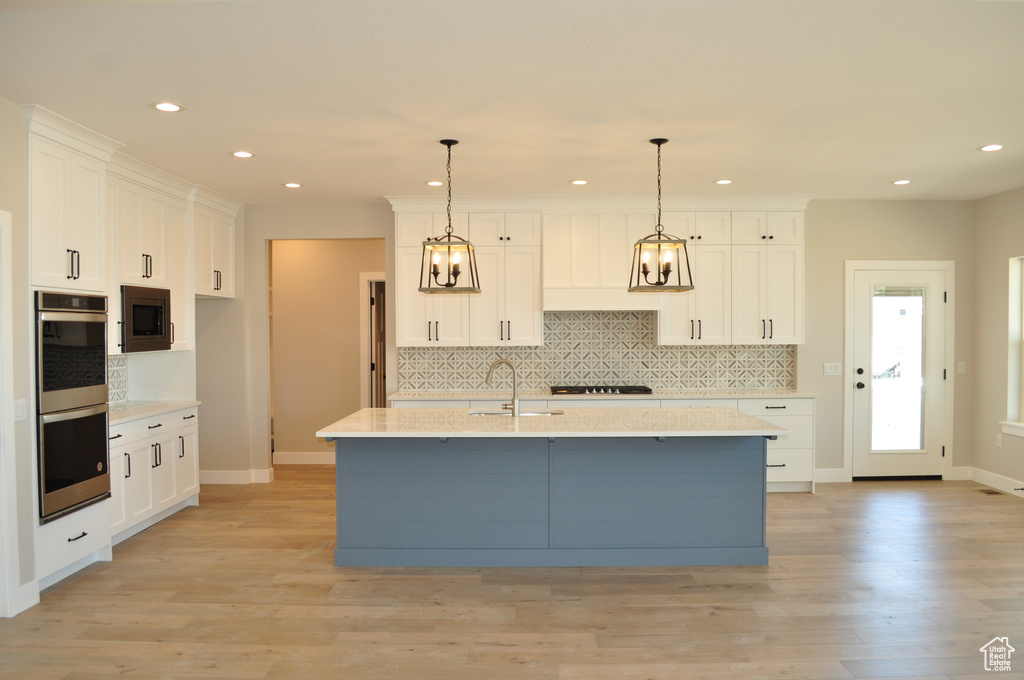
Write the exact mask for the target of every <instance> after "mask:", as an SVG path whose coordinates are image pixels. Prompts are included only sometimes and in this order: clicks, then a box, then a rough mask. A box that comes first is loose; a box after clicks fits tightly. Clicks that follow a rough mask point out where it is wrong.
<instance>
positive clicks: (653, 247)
mask: <svg viewBox="0 0 1024 680" xmlns="http://www.w3.org/2000/svg"><path fill="white" fill-rule="evenodd" d="M667 141H668V140H667V139H661V138H658V139H652V140H651V144H656V145H657V146H658V223H657V225H656V226H655V227H654V229H655V232H654V233H653V234H650V235H648V236H645V237H643V238H642V239H640V240H639V241H637V242H636V244H635V245H634V246H633V267H632V269H631V271H630V274H629V292H630V293H642V292H652V293H679V292H683V291H687V290H693V275H692V274H691V273H690V258H689V257H688V256H687V253H686V240H685V239H681V238H677V237H675V236H672V235H670V234H666V233H664V231H665V228H664V227H663V226H661V145H662V144H664V143H666V142H667ZM684 275H685V276H684Z"/></svg>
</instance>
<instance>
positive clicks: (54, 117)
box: [21, 104, 124, 163]
mask: <svg viewBox="0 0 1024 680" xmlns="http://www.w3.org/2000/svg"><path fill="white" fill-rule="evenodd" d="M21 110H22V113H24V114H25V118H26V119H27V120H28V131H29V132H30V133H32V134H35V135H39V136H40V137H44V138H46V139H48V140H50V141H53V142H57V143H58V144H62V145H64V146H66V147H68V148H70V149H74V150H75V151H78V152H79V153H84V154H86V155H88V156H92V157H93V158H97V159H99V160H101V161H103V162H105V163H109V162H110V158H111V156H112V155H113V154H114V152H115V151H117V150H118V149H121V148H123V147H124V144H122V143H121V142H118V141H115V140H113V139H111V138H109V137H105V136H104V135H101V134H100V133H98V132H93V131H92V130H90V129H89V128H86V127H82V126H81V125H79V124H78V123H75V122H74V121H71V120H68V119H67V118H65V117H64V116H61V115H59V114H56V113H54V112H53V111H50V110H49V109H45V108H43V107H42V106H36V105H34V104H32V105H25V106H22V107H21Z"/></svg>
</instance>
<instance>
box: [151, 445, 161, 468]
mask: <svg viewBox="0 0 1024 680" xmlns="http://www.w3.org/2000/svg"><path fill="white" fill-rule="evenodd" d="M152 447H153V460H154V461H155V463H154V465H153V466H152V467H154V468H158V467H160V466H161V465H163V464H164V452H163V447H161V446H160V444H152Z"/></svg>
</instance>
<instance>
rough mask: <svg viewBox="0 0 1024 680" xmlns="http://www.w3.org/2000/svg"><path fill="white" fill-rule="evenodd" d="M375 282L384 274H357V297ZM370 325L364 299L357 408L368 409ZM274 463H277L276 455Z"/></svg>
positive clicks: (360, 328)
mask: <svg viewBox="0 0 1024 680" xmlns="http://www.w3.org/2000/svg"><path fill="white" fill-rule="evenodd" d="M375 281H382V282H383V281H385V277H384V272H359V295H360V296H362V295H366V294H368V293H369V292H370V284H371V283H373V282H375ZM371 323H372V320H371V318H370V305H369V304H366V299H365V298H363V299H362V301H361V302H360V303H359V408H369V407H370V356H371V347H370V337H371V335H372V329H371V328H370V324H371ZM274 462H275V463H276V462H279V461H278V460H277V454H276V453H275V454H274ZM280 462H281V463H284V462H285V461H283V460H282V461H280ZM331 462H332V463H333V462H334V454H331Z"/></svg>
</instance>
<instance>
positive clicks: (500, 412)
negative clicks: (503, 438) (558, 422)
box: [467, 408, 565, 416]
mask: <svg viewBox="0 0 1024 680" xmlns="http://www.w3.org/2000/svg"><path fill="white" fill-rule="evenodd" d="M467 413H468V415H471V416H511V415H512V411H510V410H509V409H503V408H474V409H470V410H469V411H468V412H467ZM563 413H565V411H563V410H561V409H557V408H554V409H553V408H531V409H527V410H525V411H520V412H519V415H521V416H560V415H562V414H563Z"/></svg>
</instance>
